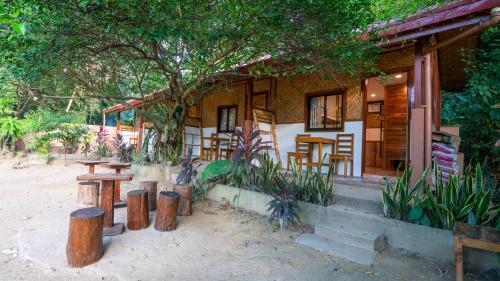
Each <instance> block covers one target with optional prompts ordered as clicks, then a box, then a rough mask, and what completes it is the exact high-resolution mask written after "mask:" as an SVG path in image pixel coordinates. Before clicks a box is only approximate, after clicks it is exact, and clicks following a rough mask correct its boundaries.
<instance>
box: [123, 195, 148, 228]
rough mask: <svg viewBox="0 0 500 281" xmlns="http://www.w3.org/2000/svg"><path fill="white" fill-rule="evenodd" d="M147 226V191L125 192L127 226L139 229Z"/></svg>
mask: <svg viewBox="0 0 500 281" xmlns="http://www.w3.org/2000/svg"><path fill="white" fill-rule="evenodd" d="M148 226H149V208H148V191H147V190H143V189H140V190H132V191H129V192H128V193H127V227H128V229H130V230H139V229H143V228H147V227H148Z"/></svg>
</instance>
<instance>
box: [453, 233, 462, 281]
mask: <svg viewBox="0 0 500 281" xmlns="http://www.w3.org/2000/svg"><path fill="white" fill-rule="evenodd" d="M453 242H454V243H453V246H454V248H455V280H456V281H463V280H464V256H463V245H462V238H460V237H458V236H454V237H453Z"/></svg>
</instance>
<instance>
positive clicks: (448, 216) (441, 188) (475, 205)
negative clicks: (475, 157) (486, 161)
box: [418, 164, 495, 230]
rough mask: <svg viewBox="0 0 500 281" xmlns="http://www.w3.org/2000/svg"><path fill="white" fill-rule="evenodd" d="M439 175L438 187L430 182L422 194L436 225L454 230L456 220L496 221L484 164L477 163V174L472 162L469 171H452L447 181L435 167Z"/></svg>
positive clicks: (483, 223) (423, 201) (477, 223)
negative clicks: (454, 173) (456, 173)
mask: <svg viewBox="0 0 500 281" xmlns="http://www.w3.org/2000/svg"><path fill="white" fill-rule="evenodd" d="M434 176H435V178H436V179H437V180H436V183H435V185H434V190H431V189H430V185H429V184H426V185H424V186H425V194H423V195H422V198H419V199H418V201H419V205H421V206H423V207H424V210H425V211H426V213H427V214H428V216H429V219H430V221H431V224H432V225H433V226H436V227H439V228H444V229H448V230H451V229H453V226H454V225H455V223H456V222H463V223H468V224H476V225H489V224H491V223H493V221H492V219H493V218H494V216H493V215H492V213H494V212H495V210H494V209H493V208H491V207H492V206H491V205H492V204H491V198H492V195H493V190H492V189H491V188H490V187H488V186H485V185H484V184H483V183H484V181H483V175H482V171H481V166H480V165H479V164H477V165H476V170H475V174H473V173H472V169H471V168H470V166H469V167H468V168H467V170H466V173H465V175H464V176H463V177H462V176H460V175H452V176H450V178H449V179H448V182H447V183H443V180H442V176H441V173H438V172H437V169H435V171H434Z"/></svg>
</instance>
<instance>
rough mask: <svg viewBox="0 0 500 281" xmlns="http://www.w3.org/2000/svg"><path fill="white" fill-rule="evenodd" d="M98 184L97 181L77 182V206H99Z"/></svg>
mask: <svg viewBox="0 0 500 281" xmlns="http://www.w3.org/2000/svg"><path fill="white" fill-rule="evenodd" d="M99 186H100V184H99V183H98V182H94V181H88V182H80V183H78V197H77V200H76V202H77V204H78V206H79V207H98V206H99Z"/></svg>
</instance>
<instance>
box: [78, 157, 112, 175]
mask: <svg viewBox="0 0 500 281" xmlns="http://www.w3.org/2000/svg"><path fill="white" fill-rule="evenodd" d="M77 163H80V164H83V165H85V166H89V174H93V173H94V167H95V165H100V164H104V163H108V161H102V160H80V161H77Z"/></svg>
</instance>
